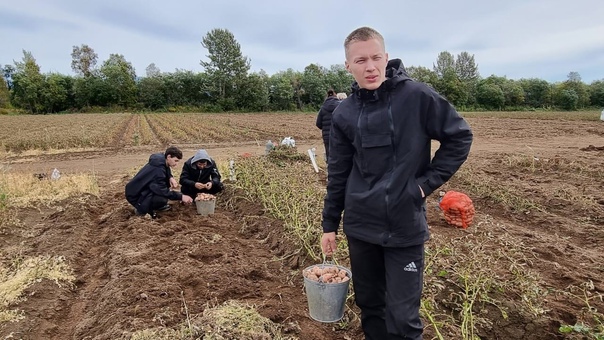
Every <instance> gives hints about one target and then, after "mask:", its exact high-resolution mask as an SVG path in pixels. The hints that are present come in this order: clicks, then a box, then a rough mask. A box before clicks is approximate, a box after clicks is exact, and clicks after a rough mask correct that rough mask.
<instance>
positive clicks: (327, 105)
mask: <svg viewBox="0 0 604 340" xmlns="http://www.w3.org/2000/svg"><path fill="white" fill-rule="evenodd" d="M338 104H340V100H339V99H338V98H337V97H336V91H334V90H331V89H330V90H328V91H327V98H325V101H324V102H323V105H321V109H320V110H319V114H318V115H317V122H316V125H317V127H318V128H319V129H321V135H322V136H323V145H324V146H325V160H326V161H327V159H328V158H329V129H330V128H331V114H332V113H333V110H335V109H336V107H338Z"/></svg>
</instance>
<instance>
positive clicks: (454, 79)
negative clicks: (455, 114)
mask: <svg viewBox="0 0 604 340" xmlns="http://www.w3.org/2000/svg"><path fill="white" fill-rule="evenodd" d="M444 72H445V73H444V74H443V76H442V77H441V78H440V79H439V80H438V82H437V83H436V90H437V91H438V92H439V93H440V94H442V95H443V96H444V97H445V98H447V100H449V101H450V102H451V104H453V105H455V106H457V107H460V106H463V105H465V104H466V102H467V101H468V93H467V92H466V90H465V86H464V83H463V82H462V81H461V80H460V79H459V77H458V76H457V74H456V73H455V70H454V69H453V68H449V69H446V70H445V71H444Z"/></svg>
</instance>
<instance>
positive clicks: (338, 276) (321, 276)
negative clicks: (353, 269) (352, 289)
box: [303, 265, 350, 283]
mask: <svg viewBox="0 0 604 340" xmlns="http://www.w3.org/2000/svg"><path fill="white" fill-rule="evenodd" d="M303 275H304V277H305V278H307V279H309V280H311V281H317V282H323V283H340V282H346V281H348V280H350V278H349V277H348V273H347V272H346V271H345V270H344V269H339V268H338V267H337V266H323V265H316V266H313V267H310V268H308V269H306V270H304V273H303Z"/></svg>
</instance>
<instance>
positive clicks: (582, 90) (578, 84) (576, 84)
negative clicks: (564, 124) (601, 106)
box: [558, 72, 591, 108]
mask: <svg viewBox="0 0 604 340" xmlns="http://www.w3.org/2000/svg"><path fill="white" fill-rule="evenodd" d="M564 90H568V91H572V92H574V93H575V94H576V95H577V107H576V108H585V107H588V106H589V105H590V101H591V100H590V93H589V87H588V86H587V85H585V83H583V82H582V81H581V76H580V75H579V73H577V72H570V73H569V74H568V80H566V81H565V82H564V83H562V84H561V88H560V91H564ZM559 94H560V95H561V96H558V99H561V100H562V101H563V102H564V104H561V105H562V107H566V106H567V104H568V102H569V100H568V99H562V98H563V97H564V98H568V97H569V96H570V95H569V94H565V95H563V94H561V92H560V93H559ZM570 97H572V96H570Z"/></svg>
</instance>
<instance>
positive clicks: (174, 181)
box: [170, 177, 178, 189]
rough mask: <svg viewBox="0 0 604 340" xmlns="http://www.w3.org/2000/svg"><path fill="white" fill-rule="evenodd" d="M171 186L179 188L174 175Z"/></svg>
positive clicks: (171, 178)
mask: <svg viewBox="0 0 604 340" xmlns="http://www.w3.org/2000/svg"><path fill="white" fill-rule="evenodd" d="M170 188H172V189H176V188H178V182H176V180H175V179H174V177H170Z"/></svg>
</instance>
